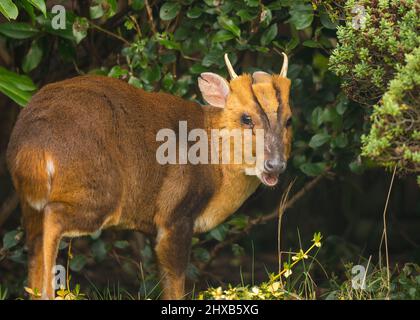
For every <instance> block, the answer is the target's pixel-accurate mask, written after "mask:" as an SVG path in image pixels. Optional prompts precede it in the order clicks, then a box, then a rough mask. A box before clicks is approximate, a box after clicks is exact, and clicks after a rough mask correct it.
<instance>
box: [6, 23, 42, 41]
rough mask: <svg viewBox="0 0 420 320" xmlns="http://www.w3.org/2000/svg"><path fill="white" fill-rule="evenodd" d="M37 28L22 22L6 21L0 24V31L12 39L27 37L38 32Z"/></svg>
mask: <svg viewBox="0 0 420 320" xmlns="http://www.w3.org/2000/svg"><path fill="white" fill-rule="evenodd" d="M38 31H39V30H38V29H36V28H34V27H32V26H31V25H30V24H28V23H24V22H6V23H2V24H0V33H1V34H3V35H5V36H6V37H9V38H13V39H27V38H31V37H33V36H34V35H36V34H37V33H38Z"/></svg>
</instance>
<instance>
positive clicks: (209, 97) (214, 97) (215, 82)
mask: <svg viewBox="0 0 420 320" xmlns="http://www.w3.org/2000/svg"><path fill="white" fill-rule="evenodd" d="M198 87H199V88H200V91H201V94H202V95H203V98H204V100H206V102H207V103H208V104H210V105H212V106H214V107H219V108H224V106H225V104H226V98H227V96H228V95H229V93H230V89H229V84H228V82H227V81H226V80H225V79H224V78H222V77H221V76H219V75H217V74H215V73H211V72H204V73H202V74H201V75H200V78H198Z"/></svg>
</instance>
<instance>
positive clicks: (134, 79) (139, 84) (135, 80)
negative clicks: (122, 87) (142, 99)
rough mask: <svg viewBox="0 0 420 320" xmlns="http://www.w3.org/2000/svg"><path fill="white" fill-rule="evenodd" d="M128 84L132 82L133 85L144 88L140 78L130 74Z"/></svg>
mask: <svg viewBox="0 0 420 320" xmlns="http://www.w3.org/2000/svg"><path fill="white" fill-rule="evenodd" d="M128 84H131V85H132V86H134V87H136V88H143V85H142V83H141V81H140V79H139V78H137V77H134V76H130V79H128Z"/></svg>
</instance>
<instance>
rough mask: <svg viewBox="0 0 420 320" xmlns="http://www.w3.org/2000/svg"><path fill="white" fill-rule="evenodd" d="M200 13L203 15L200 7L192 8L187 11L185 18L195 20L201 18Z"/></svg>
mask: <svg viewBox="0 0 420 320" xmlns="http://www.w3.org/2000/svg"><path fill="white" fill-rule="evenodd" d="M202 13H203V10H202V9H201V8H200V7H198V6H194V7H192V8H191V9H190V10H188V11H187V17H188V18H190V19H197V18H198V17H200V16H201V14H202Z"/></svg>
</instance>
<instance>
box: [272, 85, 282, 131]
mask: <svg viewBox="0 0 420 320" xmlns="http://www.w3.org/2000/svg"><path fill="white" fill-rule="evenodd" d="M274 90H276V98H277V101H278V102H279V106H278V107H277V120H278V122H279V123H281V120H282V119H281V114H282V109H283V101H282V100H281V92H280V88H277V87H276V86H274Z"/></svg>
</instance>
